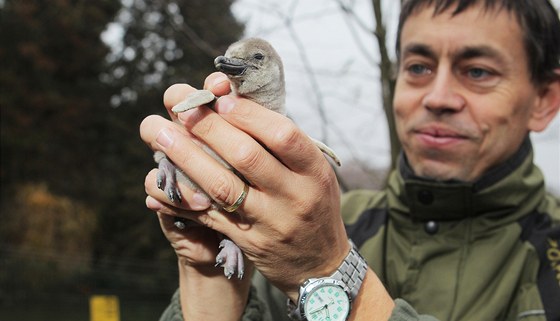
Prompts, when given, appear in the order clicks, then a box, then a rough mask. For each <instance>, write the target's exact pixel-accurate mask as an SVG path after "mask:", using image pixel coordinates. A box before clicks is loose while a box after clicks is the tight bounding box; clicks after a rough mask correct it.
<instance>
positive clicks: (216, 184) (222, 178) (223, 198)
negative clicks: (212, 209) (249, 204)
mask: <svg viewBox="0 0 560 321" xmlns="http://www.w3.org/2000/svg"><path fill="white" fill-rule="evenodd" d="M234 186H235V184H234V181H233V178H232V177H230V175H218V176H217V177H216V178H215V180H214V181H213V182H211V183H210V187H209V189H208V191H207V192H208V194H209V195H210V197H211V198H213V199H214V200H216V201H217V202H219V203H221V204H225V205H226V206H228V205H230V204H233V202H235V200H236V197H237V196H236V195H234V194H235V191H234V190H233V187H234Z"/></svg>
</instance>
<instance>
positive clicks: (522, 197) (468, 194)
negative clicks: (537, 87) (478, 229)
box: [389, 137, 545, 221]
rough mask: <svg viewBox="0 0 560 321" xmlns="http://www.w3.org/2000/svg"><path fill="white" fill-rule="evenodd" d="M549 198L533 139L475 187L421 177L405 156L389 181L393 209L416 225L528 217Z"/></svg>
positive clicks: (484, 176)
mask: <svg viewBox="0 0 560 321" xmlns="http://www.w3.org/2000/svg"><path fill="white" fill-rule="evenodd" d="M544 195H545V193H544V179H543V177H542V173H541V172H540V170H539V169H538V168H537V167H536V166H535V165H534V164H533V152H532V146H531V142H530V140H529V138H528V137H527V138H526V139H525V140H524V142H523V143H522V144H521V147H520V148H519V150H518V151H517V152H516V153H515V154H514V155H513V156H512V157H511V158H509V159H508V160H507V161H506V162H504V163H503V164H501V165H500V166H498V167H496V168H493V169H492V170H490V171H488V172H487V173H486V174H485V175H483V176H482V177H481V178H480V179H479V180H477V181H476V182H474V183H466V182H460V181H446V182H441V181H435V180H430V179H425V178H422V177H418V176H415V175H414V173H413V171H412V169H411V167H410V166H409V164H408V161H407V159H406V157H405V155H404V154H401V158H400V161H399V168H398V171H395V172H394V173H393V174H392V175H391V178H390V180H389V206H390V207H392V208H393V210H397V211H400V212H402V213H403V214H406V215H408V216H410V217H411V218H412V219H413V220H415V221H416V220H418V221H428V220H436V221H448V220H459V219H463V218H467V217H475V216H480V215H485V216H488V217H494V218H499V217H503V216H506V215H511V214H512V213H513V212H518V211H519V210H521V209H523V210H521V212H524V213H525V214H526V213H527V211H528V210H527V211H526V210H525V208H527V209H532V208H534V207H536V206H537V204H538V202H540V201H541V199H542V198H543V197H544ZM517 218H518V217H517ZM512 219H514V218H513V217H512Z"/></svg>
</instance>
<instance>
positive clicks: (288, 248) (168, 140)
mask: <svg viewBox="0 0 560 321" xmlns="http://www.w3.org/2000/svg"><path fill="white" fill-rule="evenodd" d="M209 78H212V77H209ZM214 80H215V79H214ZM209 81H211V80H209V79H207V83H208V82H209ZM190 91H192V87H189V86H186V85H177V86H172V87H171V88H169V89H168V90H167V91H166V93H165V96H164V102H165V105H166V107H167V108H168V109H170V108H172V106H174V105H176V104H177V103H179V102H180V101H181V100H182V99H184V97H185V95H186V94H187V93H188V92H190ZM215 94H216V96H220V93H216V92H215ZM222 94H223V93H222ZM179 121H180V122H181V123H182V124H183V125H184V128H186V129H187V131H188V132H184V130H183V128H179V127H178V126H175V125H173V124H172V123H170V122H168V121H166V120H164V119H162V118H158V117H155V116H150V117H148V118H146V119H145V120H144V122H143V123H142V125H141V135H142V138H143V139H144V141H145V142H146V143H147V144H148V145H150V146H151V147H152V148H153V149H155V150H161V151H163V152H165V154H166V155H167V156H168V157H169V158H170V159H171V160H173V162H174V163H175V164H176V165H177V166H178V167H179V168H181V169H182V170H183V171H184V172H185V173H186V174H187V176H189V177H190V178H191V179H193V180H194V181H195V182H196V183H197V184H198V185H199V186H200V187H201V188H202V189H203V190H204V191H205V192H206V193H207V194H208V195H210V197H211V198H212V199H213V200H214V201H216V202H217V203H219V204H223V205H226V206H227V205H231V204H233V203H234V202H235V201H236V199H237V198H238V196H239V195H240V193H241V191H242V190H243V186H244V182H243V181H242V180H241V179H240V178H239V177H237V176H236V175H235V174H233V173H232V172H230V171H228V170H226V169H225V168H223V166H221V165H220V164H218V163H217V162H216V161H215V160H214V159H213V158H211V157H210V156H208V155H207V154H206V153H205V152H204V151H202V150H201V149H200V148H199V146H198V145H197V144H196V142H195V141H196V140H200V141H203V142H204V143H205V144H207V145H209V146H210V147H211V148H212V149H213V150H215V151H216V152H217V153H218V154H220V155H221V156H222V157H223V158H224V159H225V160H226V161H227V162H228V163H229V164H231V165H232V166H233V167H234V168H235V169H237V171H238V172H239V173H240V174H241V175H243V176H244V177H245V178H246V179H247V180H248V181H249V182H250V183H251V186H250V189H249V192H248V195H247V197H246V199H245V201H244V202H243V204H242V205H241V206H240V207H239V209H238V210H237V213H235V214H227V213H224V212H218V211H199V212H188V213H187V215H186V216H188V217H189V218H190V219H193V220H195V221H198V222H200V223H201V224H203V225H204V226H207V227H209V228H211V229H212V230H216V231H219V232H221V233H223V234H225V235H227V236H229V237H230V238H231V239H232V240H233V241H234V242H235V243H236V244H237V245H238V246H240V248H241V249H242V250H243V251H244V253H245V255H246V256H247V257H248V258H249V259H250V260H251V261H252V262H253V263H254V264H255V266H256V267H257V268H258V269H259V270H260V271H261V273H262V274H263V275H264V276H266V277H267V278H268V279H269V280H270V281H271V282H272V283H273V284H274V285H276V286H277V287H279V288H280V289H282V290H283V291H284V292H286V293H287V294H288V295H289V296H290V297H291V298H292V299H294V300H295V299H297V295H298V294H297V292H298V288H299V285H300V284H301V283H302V282H303V281H304V280H306V279H307V278H309V277H317V276H326V275H329V274H331V273H332V272H333V271H334V270H336V268H337V267H338V265H339V264H340V262H342V260H343V259H344V257H345V256H346V254H347V253H348V251H349V245H348V242H347V238H346V233H345V230H344V225H343V223H342V219H341V217H340V213H339V208H340V196H339V189H338V183H337V181H336V177H335V175H334V172H333V170H332V168H331V167H330V165H329V163H328V162H327V161H326V159H325V158H324V156H323V155H322V153H321V152H320V151H319V149H318V148H317V147H316V146H315V145H314V144H313V143H312V142H311V140H310V139H309V138H308V137H307V135H305V134H304V133H303V132H302V131H301V130H300V129H298V128H297V127H296V126H295V125H294V124H293V122H292V121H290V120H289V119H288V118H286V117H284V116H282V115H280V114H277V113H275V112H272V111H270V110H268V109H266V108H264V107H262V106H260V105H257V104H255V103H253V102H251V101H249V100H246V99H242V98H239V97H234V96H230V95H228V96H223V97H221V98H219V99H218V101H217V102H216V105H215V111H212V110H210V109H209V108H206V107H201V108H197V109H195V110H191V111H188V112H185V113H181V114H180V115H179ZM146 191H147V192H148V194H149V195H150V196H152V197H153V198H154V199H157V200H159V201H160V202H162V203H165V202H166V196H165V195H164V194H163V193H162V192H161V191H160V190H158V189H157V187H156V186H155V179H154V180H152V181H151V183H150V181H149V179H147V181H146ZM191 196H192V195H191ZM192 204H194V203H193V202H191V200H189V198H188V197H187V201H186V202H185V204H182V205H181V206H183V207H185V208H188V207H191V206H192ZM192 209H194V208H192Z"/></svg>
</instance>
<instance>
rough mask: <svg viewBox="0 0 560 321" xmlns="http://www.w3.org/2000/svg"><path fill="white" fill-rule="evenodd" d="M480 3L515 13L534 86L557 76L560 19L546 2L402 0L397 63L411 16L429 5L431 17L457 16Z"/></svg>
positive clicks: (531, 0)
mask: <svg viewBox="0 0 560 321" xmlns="http://www.w3.org/2000/svg"><path fill="white" fill-rule="evenodd" d="M479 2H483V5H484V7H485V9H486V10H495V9H505V10H507V11H508V12H513V13H514V15H515V17H516V18H517V21H518V23H519V25H520V26H521V29H522V30H523V32H524V35H523V37H524V42H525V50H526V52H527V57H528V60H529V61H528V64H529V65H528V67H529V71H530V72H531V80H532V81H533V82H534V83H535V84H537V85H538V84H543V83H547V82H549V81H552V80H553V79H557V78H558V77H559V76H558V74H557V73H556V72H555V70H556V69H558V68H560V20H559V17H558V12H557V11H556V9H555V8H554V7H553V6H552V4H551V3H550V1H549V0H405V1H404V3H403V5H402V9H401V14H400V18H399V28H398V31H397V44H396V52H397V59H399V60H400V49H401V48H400V42H401V32H402V27H403V25H404V23H405V22H406V20H407V19H408V17H410V15H412V14H414V13H415V12H416V11H418V10H420V9H421V8H425V7H429V6H433V7H434V15H438V14H440V13H442V12H444V11H446V10H447V9H449V8H451V7H452V6H455V10H454V11H453V12H452V15H457V14H459V13H461V12H463V11H465V10H466V9H468V8H469V7H471V6H473V5H475V4H477V3H479Z"/></svg>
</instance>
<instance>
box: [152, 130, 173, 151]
mask: <svg viewBox="0 0 560 321" xmlns="http://www.w3.org/2000/svg"><path fill="white" fill-rule="evenodd" d="M156 142H157V143H158V144H159V145H160V146H161V147H164V148H167V147H169V146H171V144H173V134H172V133H171V131H170V130H169V129H167V128H164V129H162V130H160V132H159V133H158V135H157V137H156Z"/></svg>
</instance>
